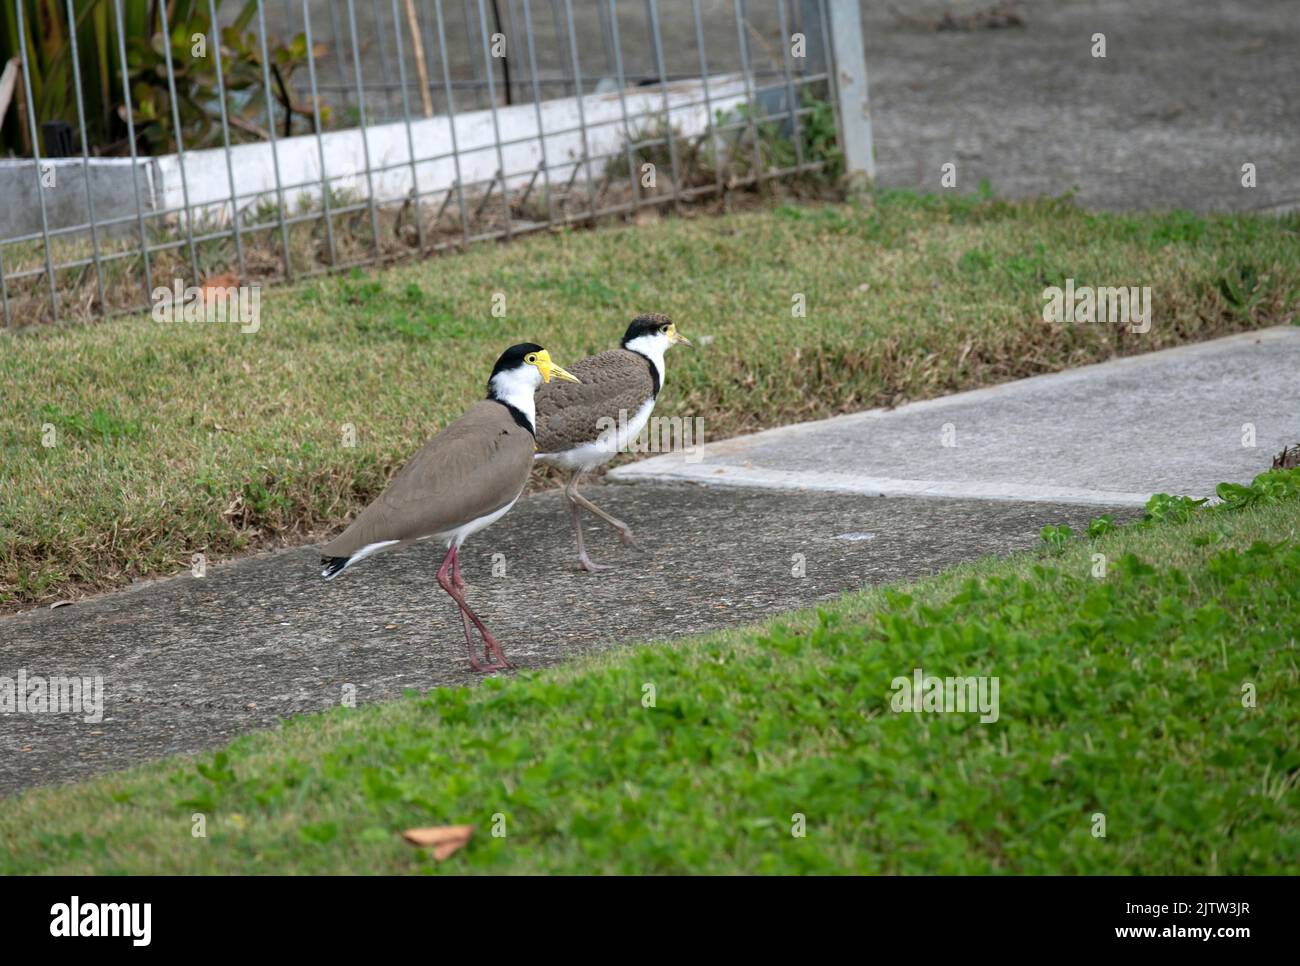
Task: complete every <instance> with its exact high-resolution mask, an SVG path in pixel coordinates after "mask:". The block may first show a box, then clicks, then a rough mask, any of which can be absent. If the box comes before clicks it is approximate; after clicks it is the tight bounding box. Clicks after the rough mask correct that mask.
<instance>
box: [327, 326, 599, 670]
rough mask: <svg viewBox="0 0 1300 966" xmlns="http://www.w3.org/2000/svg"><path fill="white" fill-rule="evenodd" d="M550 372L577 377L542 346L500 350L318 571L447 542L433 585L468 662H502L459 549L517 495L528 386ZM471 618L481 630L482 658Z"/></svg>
mask: <svg viewBox="0 0 1300 966" xmlns="http://www.w3.org/2000/svg"><path fill="white" fill-rule="evenodd" d="M552 376H554V377H555V378H556V379H566V380H568V381H569V382H575V383H576V382H577V381H578V380H577V377H575V376H573V375H571V374H570V373H568V372H566V371H565V370H564V369H561V368H560V367H559V366H557V365H556V364H555V363H553V362H552V361H551V357H550V354H549V353H548V352H547V351H546V350H545V349H543V348H542V347H541V346H539V345H534V344H533V343H531V342H524V343H521V344H520V345H516V346H511V347H510V348H509V349H507V350H506V351H505V352H503V353H502V354H501V358H500V359H498V360H497V364H496V366H495V367H494V368H493V369H492V376H491V378H489V379H488V393H487V398H486V399H485V400H483V401H482V402H479V403H475V404H474V405H473V406H471V407H470V408H469V410H467V411H466V413H465V414H464V415H463V416H461V417H460V418H459V419H457V420H455V421H454V422H452V423H451V424H449V425H448V426H447V427H445V428H444V429H443V430H442V432H440V433H438V435H436V436H434V437H433V439H431V440H429V441H428V442H427V443H425V444H424V446H423V448H421V449H420V451H419V452H418V453H416V454H415V456H413V457H412V458H411V461H410V462H409V463H407V464H406V466H404V467H402V469H401V471H400V472H398V474H397V475H396V476H394V477H393V480H392V482H391V483H389V484H388V487H387V489H385V490H384V492H383V493H381V494H380V495H379V496H378V498H377V499H376V500H375V501H374V502H373V503H371V504H370V505H369V506H368V507H366V508H365V509H364V510H362V511H361V515H360V516H358V517H357V518H356V519H355V520H353V521H352V525H351V526H349V527H348V528H347V529H346V530H344V531H343V533H342V534H340V535H339V536H338V537H336V538H335V539H333V540H331V541H330V542H329V543H327V544H325V546H324V547H322V548H321V553H322V554H323V555H324V556H322V558H321V566H322V567H323V568H324V569H323V570H321V576H322V577H324V578H325V579H326V580H332V579H333V578H334V577H336V576H338V574H340V573H342V572H343V571H344V570H346V569H347V568H348V567H351V566H352V565H353V564H356V563H359V562H361V561H362V560H365V559H366V558H367V557H369V556H370V555H371V554H374V553H377V552H378V551H380V550H386V549H388V548H389V547H395V546H398V545H399V544H404V543H411V542H413V541H416V540H436V541H438V542H439V543H442V544H444V545H445V546H446V547H447V556H446V557H445V558H443V561H442V566H441V567H440V568H439V569H438V584H439V585H440V586H441V587H442V589H443V590H445V591H446V592H447V593H448V594H449V595H450V596H451V599H452V600H454V601H455V602H456V606H457V607H459V608H460V616H461V621H462V623H464V625H465V643H466V645H467V646H468V648H469V664H470V667H472V668H473V669H474V670H475V671H499V670H502V669H504V668H507V667H509V666H510V665H509V664H508V663H507V662H506V656H505V652H503V651H502V650H501V645H500V643H498V642H497V639H496V638H495V637H493V636H492V634H491V633H490V632H489V631H488V629H487V628H486V627H484V626H483V622H482V621H481V620H479V618H478V615H477V614H475V613H474V612H473V611H472V610H470V607H469V605H468V604H467V603H465V581H464V580H462V579H461V576H460V559H459V557H458V556H457V554H458V552H459V550H460V545H461V544H462V543H464V542H465V538H466V537H468V536H469V535H470V534H472V533H477V532H478V531H479V530H482V529H483V528H484V527H487V526H490V525H491V524H493V523H495V522H496V521H497V520H499V519H501V517H503V516H505V514H506V512H507V511H508V510H509V509H510V508H511V507H512V506H514V505H515V501H516V500H517V499H519V494H520V493H521V492H522V491H523V488H524V484H525V483H526V482H527V481H528V473H529V470H530V469H531V468H532V465H533V453H534V451H535V450H536V439H535V436H536V422H535V420H536V410H535V407H534V402H533V394H534V392H535V391H536V389H537V387H538V386H540V385H543V384H545V383H548V382H550V380H551V377H552ZM471 623H472V624H473V625H474V627H476V628H478V632H479V634H480V636H481V637H482V638H483V657H484V660H483V661H481V662H480V661H479V660H478V658H477V657H476V656H475V654H474V635H473V633H472V631H471V628H470V624H471Z"/></svg>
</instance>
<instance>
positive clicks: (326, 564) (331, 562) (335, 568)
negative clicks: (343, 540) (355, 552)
mask: <svg viewBox="0 0 1300 966" xmlns="http://www.w3.org/2000/svg"><path fill="white" fill-rule="evenodd" d="M351 559H352V558H351V557H321V558H320V565H321V567H322V568H323V569H322V570H321V572H320V575H321V576H322V577H324V578H325V579H326V580H329V579H330V578H331V577H333V576H334V575H335V574H337V573H338V572H339V571H340V570H342V569H343V568H344V567H346V566H347V565H348V561H349V560H351Z"/></svg>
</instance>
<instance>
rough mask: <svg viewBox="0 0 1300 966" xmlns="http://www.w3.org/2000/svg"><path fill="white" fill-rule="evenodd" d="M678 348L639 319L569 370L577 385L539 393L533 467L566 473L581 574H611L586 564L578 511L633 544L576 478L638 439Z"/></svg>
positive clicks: (657, 327)
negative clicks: (540, 463) (617, 343)
mask: <svg viewBox="0 0 1300 966" xmlns="http://www.w3.org/2000/svg"><path fill="white" fill-rule="evenodd" d="M679 342H681V343H684V344H685V345H690V344H691V342H690V340H689V339H687V338H686V337H685V336H684V335H682V334H680V333H679V332H678V331H677V326H676V325H674V324H673V320H672V319H670V318H668V316H666V315H655V314H650V315H638V316H637V317H636V318H635V319H633V320H632V324H631V325H629V326H628V327H627V332H626V333H625V334H624V336H623V342H622V347H621V348H618V349H612V350H610V351H609V352H602V353H601V354H600V355H598V356H592V357H591V358H590V359H583V360H582V361H581V362H578V363H575V364H574V366H573V371H574V374H575V375H576V376H577V377H578V378H579V379H580V380H581V382H580V383H579V384H578V385H574V386H561V385H559V384H558V383H557V384H554V385H550V386H544V387H543V388H542V389H541V390H540V391H538V393H537V420H538V424H537V459H540V460H544V461H546V462H548V463H551V464H552V465H554V466H558V467H561V468H562V469H566V470H570V471H572V472H571V475H570V476H569V482H568V485H567V486H565V488H564V493H565V495H566V496H567V497H568V498H569V509H570V511H571V512H572V514H573V532H574V534H575V536H576V537H577V540H578V565H579V566H580V567H581V568H582V569H583V570H607V569H609V568H608V567H606V566H605V565H604V564H598V563H593V562H592V560H591V558H590V557H588V556H587V548H586V546H585V545H584V543H583V539H582V509H583V508H584V507H585V508H586V509H588V510H590V511H591V512H592V513H594V514H596V516H598V517H600V518H601V519H602V520H604V521H605V522H606V523H608V524H609V525H610V526H612V527H613V528H614V529H615V530H617V531H618V534H619V539H620V540H622V542H623V543H624V544H632V545H634V546H635V544H636V542H635V541H634V540H633V539H632V528H631V527H629V526H628V525H627V524H626V523H624V522H623V521H622V520H618V519H616V518H614V517H612V516H610V515H609V514H608V513H606V512H605V511H604V510H602V509H600V507H598V506H596V505H595V504H594V503H592V502H591V501H590V500H588V499H587V498H586V497H585V496H583V495H582V494H581V493H579V492H578V478H579V477H580V476H582V474H583V473H586V472H587V471H589V470H593V469H595V468H596V467H597V466H600V465H601V464H603V463H608V462H609V461H610V460H612V459H613V458H614V456H615V454H617V453H619V452H621V451H622V450H623V449H625V448H626V446H627V444H628V443H629V441H631V440H633V439H635V438H636V437H637V435H638V434H639V433H640V432H641V429H642V428H643V427H644V426H645V424H646V423H647V422H648V421H649V419H650V414H651V412H653V411H654V408H655V399H656V398H657V397H658V395H659V390H660V389H662V388H663V385H664V353H666V352H667V351H668V348H669V346H673V345H676V344H677V343H679Z"/></svg>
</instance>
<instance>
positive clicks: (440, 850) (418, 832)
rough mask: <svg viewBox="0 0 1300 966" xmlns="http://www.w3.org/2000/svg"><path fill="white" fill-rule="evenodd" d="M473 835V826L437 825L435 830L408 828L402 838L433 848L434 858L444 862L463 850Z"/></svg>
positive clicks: (414, 843) (413, 843)
mask: <svg viewBox="0 0 1300 966" xmlns="http://www.w3.org/2000/svg"><path fill="white" fill-rule="evenodd" d="M473 834H474V826H473V825H436V826H434V827H433V828H408V829H407V830H406V831H405V832H403V833H402V838H404V839H406V841H408V842H410V843H411V844H412V845H418V846H420V847H421V848H429V847H432V848H433V857H434V858H435V859H437V860H438V861H439V862H443V861H445V860H446V859H448V858H450V857H451V856H452V855H453V854H454V853H456V852H459V851H460V850H461V849H463V848H464V847H465V846H466V845H467V844H468V843H469V837H470V836H471V835H473Z"/></svg>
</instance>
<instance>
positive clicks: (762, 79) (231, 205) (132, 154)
mask: <svg viewBox="0 0 1300 966" xmlns="http://www.w3.org/2000/svg"><path fill="white" fill-rule="evenodd" d="M0 2H5V3H11V4H12V5H13V11H14V14H15V22H16V24H17V35H18V37H20V38H24V37H27V38H30V37H31V36H32V31H33V30H34V29H35V27H34V25H33V24H32V22H31V19H32V18H31V12H30V7H31V4H32V0H0ZM56 2H61V3H62V5H63V7H64V10H63V14H64V16H65V18H66V19H65V21H64V28H65V33H66V37H67V42H68V49H67V58H66V63H67V64H70V66H71V72H70V74H68V75H65V80H64V81H63V83H64V84H65V85H66V86H67V88H68V90H67V94H68V98H67V100H66V102H65V109H64V111H63V117H66V118H68V120H63V118H62V117H60V116H51V113H52V112H51V111H50V107H49V105H50V104H51V103H53V102H54V98H53V96H52V95H51V93H50V92H51V91H52V90H55V93H57V90H56V89H55V87H54V86H52V85H57V84H58V83H59V78H58V77H53V78H52V77H50V76H38V75H37V71H38V69H45V68H46V67H47V66H48V65H45V64H41V63H39V62H29V61H30V58H29V51H30V49H31V47H30V45H28V44H25V43H24V44H18V45H16V46H17V49H18V50H19V51H20V53H19V55H18V56H17V57H16V58H15V60H16V61H17V64H18V67H19V68H20V70H19V71H18V73H19V74H20V77H17V78H16V79H15V80H14V82H13V84H12V87H13V88H14V90H15V92H16V94H15V96H14V97H12V98H11V103H10V104H8V105H6V104H5V102H4V90H5V85H4V83H3V81H0V135H4V136H5V137H6V138H7V139H8V141H9V142H10V143H11V147H10V151H11V152H12V153H14V154H16V155H18V157H17V158H15V159H11V160H7V161H6V160H0V187H2V188H3V190H4V193H5V194H6V195H7V196H8V197H7V198H6V201H7V205H6V208H7V211H4V212H0V308H2V310H3V318H4V325H5V326H6V327H14V326H21V325H26V324H31V323H34V322H41V321H59V320H68V319H80V318H87V317H90V316H95V315H101V316H103V315H111V314H116V313H122V312H136V311H141V310H146V309H149V308H151V307H153V306H154V305H156V304H157V301H158V299H159V297H161V296H160V295H159V293H160V292H161V291H162V290H166V291H169V292H170V291H171V290H173V289H174V288H175V287H178V286H179V287H181V288H182V289H185V288H189V287H191V286H193V287H197V286H201V285H205V284H215V285H226V286H230V285H234V284H257V283H262V282H267V281H273V280H278V279H283V280H294V279H299V278H306V277H311V276H313V275H318V274H321V273H324V272H333V271H339V270H342V269H346V268H351V267H354V266H358V265H373V264H381V263H385V262H388V261H390V260H395V259H401V258H410V257H418V256H421V255H428V254H431V253H436V252H441V251H444V250H448V249H454V248H461V247H464V246H465V245H468V244H471V243H473V242H475V241H478V240H481V239H489V238H510V237H513V236H516V235H520V234H525V233H528V232H533V231H538V230H542V229H546V228H550V227H555V226H563V225H573V224H580V223H588V222H592V221H594V220H597V219H601V218H606V217H611V216H627V215H630V214H634V213H635V212H637V211H638V210H639V209H642V208H645V207H651V206H669V205H671V206H676V207H680V206H681V205H683V204H688V203H691V202H693V201H696V200H698V199H701V198H705V197H710V196H716V197H719V198H724V199H725V198H726V197H728V196H729V195H730V193H731V192H736V191H744V190H755V189H758V190H763V189H764V186H765V185H767V184H769V183H771V182H775V181H779V182H787V183H790V182H801V181H806V180H807V179H809V178H810V177H812V176H815V175H818V174H820V175H822V176H838V175H839V174H841V173H843V170H844V166H845V158H847V159H848V160H849V165H848V168H849V171H850V172H857V171H861V170H863V169H865V170H866V172H867V173H869V167H870V146H869V145H870V129H869V121H867V117H866V112H865V75H864V74H863V71H862V67H861V30H860V26H859V25H858V21H857V8H856V2H855V0H637V2H633V0H622V2H619V0H459V2H457V0H255V2H249V3H248V4H247V6H245V7H243V8H242V9H240V10H239V11H234V10H225V9H223V7H222V4H221V2H220V0H178V2H177V3H176V4H174V5H169V4H166V3H164V4H158V5H157V6H156V11H157V16H158V21H157V22H156V24H155V26H156V28H157V31H158V33H157V37H158V38H161V37H172V38H173V42H172V43H170V44H167V43H162V42H161V40H160V39H158V40H157V42H156V43H154V44H152V45H150V40H151V38H150V37H143V38H141V37H136V36H133V35H131V25H132V24H138V23H139V21H140V18H141V17H142V16H144V15H145V13H144V11H143V9H142V4H141V2H140V0H75V3H74V0H56ZM96 5H102V7H103V8H104V11H105V12H106V13H107V14H108V17H107V18H105V21H106V22H107V24H108V30H107V32H106V33H103V34H100V33H96V34H95V35H94V36H91V35H90V34H89V33H88V30H89V29H90V28H88V26H87V21H88V18H87V17H86V16H85V12H86V10H87V9H88V8H89V7H93V6H96ZM169 6H170V9H171V10H173V11H174V13H173V14H172V16H174V17H175V18H176V22H175V23H173V22H171V21H170V20H169ZM46 9H48V3H47V4H46ZM149 9H150V10H152V9H154V8H153V7H149ZM79 17H80V19H78V18H79ZM71 23H79V24H80V26H78V28H77V29H66V28H67V24H71ZM846 24H847V27H846V26H845V25H846ZM99 26H102V25H97V26H96V27H95V28H94V29H96V30H98V29H99ZM835 31H839V32H838V33H836V32H835ZM846 33H847V34H848V36H846V35H845V34H846ZM833 34H834V40H833V41H832V35H833ZM3 40H4V35H3V34H0V42H3ZM88 41H89V42H91V43H92V44H93V47H91V48H89V49H90V50H91V51H92V52H94V51H99V52H100V53H101V54H102V53H103V52H105V51H107V52H108V54H109V56H108V58H107V60H106V61H102V62H98V63H97V64H96V67H97V69H96V70H95V72H94V74H95V78H100V77H111V78H115V79H116V81H115V84H114V85H113V89H112V90H109V91H106V90H104V89H103V88H102V84H100V83H99V81H98V80H97V79H96V80H95V83H94V85H93V86H88V81H90V80H92V79H91V78H87V77H85V76H83V75H84V74H86V73H87V72H86V71H84V70H83V67H82V55H83V54H85V53H86V51H87V42H88ZM106 41H111V44H110V43H107V42H106ZM142 44H143V45H144V46H141V45H142ZM151 51H152V52H153V53H151ZM158 51H161V58H162V60H161V63H159V64H157V65H156V66H155V67H154V68H153V70H154V73H153V74H152V75H147V76H148V77H149V78H164V77H165V81H158V82H157V83H156V86H155V87H153V88H149V87H148V84H145V88H144V89H143V90H142V88H141V83H142V81H141V77H142V76H145V75H142V73H141V71H142V70H148V69H149V64H150V60H149V58H150V57H156V56H157V53H158ZM218 51H221V54H220V55H218ZM855 51H856V62H853V61H854V54H855ZM835 56H838V57H840V58H841V59H844V60H846V61H848V62H851V63H850V68H851V70H850V73H848V74H845V75H844V77H843V78H842V79H840V80H839V82H837V77H836V71H835V70H832V69H831V67H830V65H831V64H832V63H833V62H834V61H833V58H834V57H835ZM13 73H14V72H13V71H11V72H10V74H11V77H12V75H13ZM860 75H861V76H860ZM859 81H860V85H861V86H860V91H859V90H858V89H857V87H855V85H856V84H858V83H859ZM846 89H847V90H851V91H853V92H854V94H853V96H854V97H860V100H861V104H860V105H859V104H858V102H857V101H855V100H850V101H849V102H848V104H849V108H848V110H849V114H850V116H849V117H848V119H847V122H846V119H845V116H844V114H845V107H844V101H843V93H844V91H845V90H846ZM37 91H39V92H41V94H42V96H41V99H40V101H38V100H37V98H36V97H35V96H34V92H37ZM114 103H115V104H116V110H115V111H112V112H111V113H110V114H107V115H106V114H104V113H103V111H104V107H105V106H107V105H110V104H114ZM67 104H70V105H74V109H72V110H71V111H69V110H68V109H67V106H66V105H67ZM859 107H860V108H861V109H860V110H859ZM6 108H7V109H6ZM94 112H99V113H94ZM92 116H93V120H94V123H93V124H92V123H91V120H92ZM864 125H866V133H865V138H866V153H865V154H864V153H863V143H862V141H863V126H864ZM60 132H62V133H60ZM69 135H70V136H69ZM846 135H847V136H849V137H851V138H853V141H854V143H852V144H846V143H845V137H846ZM14 143H17V144H18V145H19V146H20V147H19V149H18V150H15V149H14V148H13V147H12V144H14ZM73 144H75V149H73V150H69V147H70V146H71V145H73ZM60 145H61V148H60ZM24 146H25V147H26V149H27V150H26V151H25V152H24V151H23V150H22V147H24ZM56 155H59V156H56ZM69 155H70V156H69ZM6 218H7V219H8V220H7V221H6ZM6 226H7V227H6Z"/></svg>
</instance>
